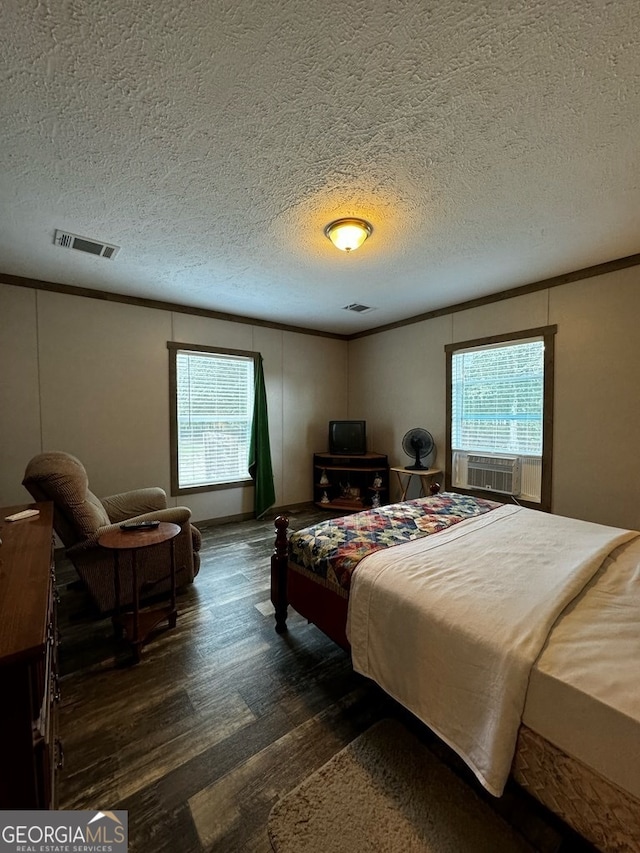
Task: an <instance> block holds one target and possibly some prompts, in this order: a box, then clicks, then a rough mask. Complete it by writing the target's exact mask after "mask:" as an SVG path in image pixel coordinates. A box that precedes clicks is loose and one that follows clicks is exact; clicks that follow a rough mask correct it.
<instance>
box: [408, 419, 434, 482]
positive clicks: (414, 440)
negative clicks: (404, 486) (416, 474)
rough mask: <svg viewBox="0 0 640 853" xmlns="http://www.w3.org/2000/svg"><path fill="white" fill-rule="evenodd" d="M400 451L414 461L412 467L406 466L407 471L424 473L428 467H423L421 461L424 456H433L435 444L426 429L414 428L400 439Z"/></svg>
mask: <svg viewBox="0 0 640 853" xmlns="http://www.w3.org/2000/svg"><path fill="white" fill-rule="evenodd" d="M402 449H403V450H404V452H405V453H406V454H407V456H412V457H413V458H414V459H415V463H414V464H413V465H406V466H405V467H406V469H407V471H426V469H427V468H428V467H429V466H428V465H423V464H422V460H423V459H424V458H425V456H430V455H431V454H432V453H433V454H434V455H435V449H436V443H435V441H434V440H433V436H432V435H431V433H430V432H427V431H426V429H421V428H420V427H415V428H414V429H410V430H409V432H408V433H407V434H406V435H405V437H404V438H403V439H402Z"/></svg>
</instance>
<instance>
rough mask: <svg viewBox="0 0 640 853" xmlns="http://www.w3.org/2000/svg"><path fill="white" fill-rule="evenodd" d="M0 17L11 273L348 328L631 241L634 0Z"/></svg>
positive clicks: (639, 7) (639, 200)
mask: <svg viewBox="0 0 640 853" xmlns="http://www.w3.org/2000/svg"><path fill="white" fill-rule="evenodd" d="M0 33H2V35H0V58H1V68H2V71H1V72H0V73H1V74H2V88H1V94H0V105H1V106H0V119H1V122H0V139H1V147H0V212H1V216H0V272H4V273H8V274H10V275H17V276H25V277H29V278H36V279H43V280H46V281H52V282H58V283H63V284H67V285H73V286H78V287H85V288H95V289H99V290H106V291H113V292H115V293H122V294H127V295H131V296H137V297H143V298H149V299H158V300H166V301H170V302H179V303H182V304H185V305H188V306H194V307H199V308H207V309H212V310H214V311H221V312H229V313H233V314H240V315H243V316H247V317H256V318H260V319H263V320H270V321H276V322H282V323H287V324H292V325H298V326H303V327H308V328H313V329H318V330H324V331H333V332H339V333H345V334H348V333H353V332H357V331H361V330H364V329H367V328H372V327H376V326H380V325H384V324H386V323H390V322H395V321H398V320H401V319H404V318H407V317H411V316H414V315H416V314H421V313H423V312H426V311H430V310H433V309H437V308H441V307H444V306H447V305H452V304H455V303H458V302H462V301H465V300H467V299H472V298H475V297H477V296H481V295H485V294H490V293H495V292H498V291H501V290H505V289H508V288H512V287H516V286H518V285H522V284H527V283H529V282H534V281H538V280H540V279H545V278H548V277H550V276H554V275H559V274H563V273H567V272H570V271H572V270H576V269H580V268H583V267H586V266H590V265H592V264H597V263H602V262H605V261H609V260H612V259H615V258H620V257H624V256H627V255H630V254H634V253H637V252H639V251H640V217H639V216H638V210H639V209H640V180H639V177H638V176H639V174H640V168H639V167H640V162H639V161H640V155H639V144H638V140H639V139H640V61H639V56H640V3H638V2H637V0H616V2H601V0H543V1H542V2H541V0H537V2H536V0H486V2H475V0H437V2H428V1H427V0H393V2H383V0H368V2H364V1H363V0H352V2H350V3H348V4H346V3H343V2H338V0H323V2H316V3H313V2H312V3H309V2H299V0H279V2H272V3H267V2H258V0H242V2H239V0H228V2H220V0H153V2H151V0H110V2H108V3H105V2H104V0H56V2H41V0H4V2H3V3H2V4H1V11H0ZM345 215H360V216H364V217H365V218H367V219H368V220H370V222H371V223H372V224H373V227H374V231H373V235H372V236H371V238H370V239H369V240H368V241H367V243H365V245H364V246H363V247H362V248H361V249H360V250H358V251H357V252H356V253H353V254H352V255H345V254H344V253H342V252H339V251H338V250H336V249H335V248H334V247H333V246H332V245H331V243H329V241H328V240H327V239H326V237H324V235H323V227H324V225H325V224H326V223H327V222H329V221H330V220H332V219H335V218H337V217H340V216H345ZM56 228H61V229H65V230H68V231H71V232H73V233H75V234H80V235H83V236H87V237H91V238H95V239H99V240H105V241H107V242H110V243H115V244H116V245H119V246H121V247H122V250H121V252H120V253H119V255H118V256H117V258H116V259H115V260H113V261H107V260H104V259H102V258H95V257H92V256H90V255H86V254H83V253H80V252H75V251H68V250H63V249H61V248H59V247H57V246H54V245H53V236H54V231H55V229H56ZM354 302H356V303H363V304H365V305H369V306H372V307H373V308H375V310H374V311H371V312H368V313H365V314H361V315H359V314H354V313H353V312H348V311H345V310H343V306H345V305H347V304H349V303H354Z"/></svg>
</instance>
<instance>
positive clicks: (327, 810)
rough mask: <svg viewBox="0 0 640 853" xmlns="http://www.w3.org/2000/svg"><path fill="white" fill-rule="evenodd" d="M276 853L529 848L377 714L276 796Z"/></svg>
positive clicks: (507, 852) (483, 852)
mask: <svg viewBox="0 0 640 853" xmlns="http://www.w3.org/2000/svg"><path fill="white" fill-rule="evenodd" d="M268 832H269V838H270V841H271V846H272V847H273V849H274V850H275V851H276V853H512V851H513V853H525V851H526V853H531V851H532V848H531V847H529V845H528V844H526V843H525V842H524V841H523V840H522V839H521V838H520V837H519V836H518V835H517V834H516V833H515V832H514V830H512V829H511V827H509V826H508V824H506V823H505V822H504V821H503V820H502V818H501V817H500V816H499V815H497V814H495V813H494V812H493V811H492V810H491V808H490V807H489V806H488V805H487V804H486V803H484V802H483V801H482V800H481V799H480V797H478V796H477V795H476V794H475V793H474V791H473V790H472V789H471V788H470V787H469V786H468V785H467V784H466V783H465V782H463V781H462V779H460V778H459V777H458V776H457V775H456V774H455V773H454V772H453V771H451V770H450V769H449V768H448V767H446V766H445V765H444V764H442V762H441V761H439V760H438V759H437V758H436V757H435V755H433V753H432V752H431V751H430V750H429V749H428V748H427V747H426V746H425V745H424V744H422V743H421V742H420V741H418V740H417V739H416V738H415V737H414V736H413V735H412V734H411V733H410V732H408V731H407V730H406V729H405V728H404V727H403V726H402V725H401V724H400V723H398V722H396V721H395V720H382V722H380V723H378V724H376V725H375V726H373V727H372V728H371V729H369V730H368V731H367V732H365V733H364V734H363V735H361V736H360V737H359V738H357V739H356V740H354V741H353V742H352V743H351V744H349V746H347V747H346V748H345V749H343V750H342V751H341V752H339V753H338V754H337V755H335V756H334V757H333V758H332V759H331V760H330V761H328V762H327V763H326V764H325V765H324V766H323V767H321V768H320V770H318V771H316V772H315V773H314V774H313V775H312V776H310V777H309V778H308V779H306V780H305V781H304V782H302V784H301V785H299V786H298V787H297V788H295V789H294V790H293V791H291V793H289V794H287V795H286V796H285V797H283V799H281V800H279V801H278V802H277V803H276V805H275V806H274V807H273V809H272V810H271V814H270V815H269V821H268Z"/></svg>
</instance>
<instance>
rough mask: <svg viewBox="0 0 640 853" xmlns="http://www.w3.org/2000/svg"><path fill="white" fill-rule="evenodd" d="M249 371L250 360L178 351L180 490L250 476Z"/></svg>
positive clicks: (250, 374) (252, 386) (251, 364)
mask: <svg viewBox="0 0 640 853" xmlns="http://www.w3.org/2000/svg"><path fill="white" fill-rule="evenodd" d="M253 373H254V360H253V358H252V357H248V356H236V355H227V354H222V353H213V352H194V351H188V350H178V351H177V353H176V386H177V388H176V394H177V436H178V485H179V488H181V489H188V488H194V487H198V486H205V485H215V484H217V483H230V482H235V481H239V480H247V479H248V478H249V471H248V466H249V442H250V438H251V421H252V418H253V395H254V382H253Z"/></svg>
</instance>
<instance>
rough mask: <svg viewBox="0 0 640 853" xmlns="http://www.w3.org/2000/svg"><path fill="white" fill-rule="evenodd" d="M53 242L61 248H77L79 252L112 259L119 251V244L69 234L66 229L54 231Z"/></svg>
mask: <svg viewBox="0 0 640 853" xmlns="http://www.w3.org/2000/svg"><path fill="white" fill-rule="evenodd" d="M53 242H54V243H55V245H56V246H62V248H63V249H77V250H78V251H79V252H88V253H89V254H90V255H98V256H99V257H101V258H107V259H108V260H113V259H114V258H115V256H116V255H117V254H118V252H119V251H120V246H112V245H110V244H109V243H100V242H98V240H91V239H90V238H89V237H80V236H79V235H78V234H69V232H68V231H56V236H55V237H54V240H53Z"/></svg>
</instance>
